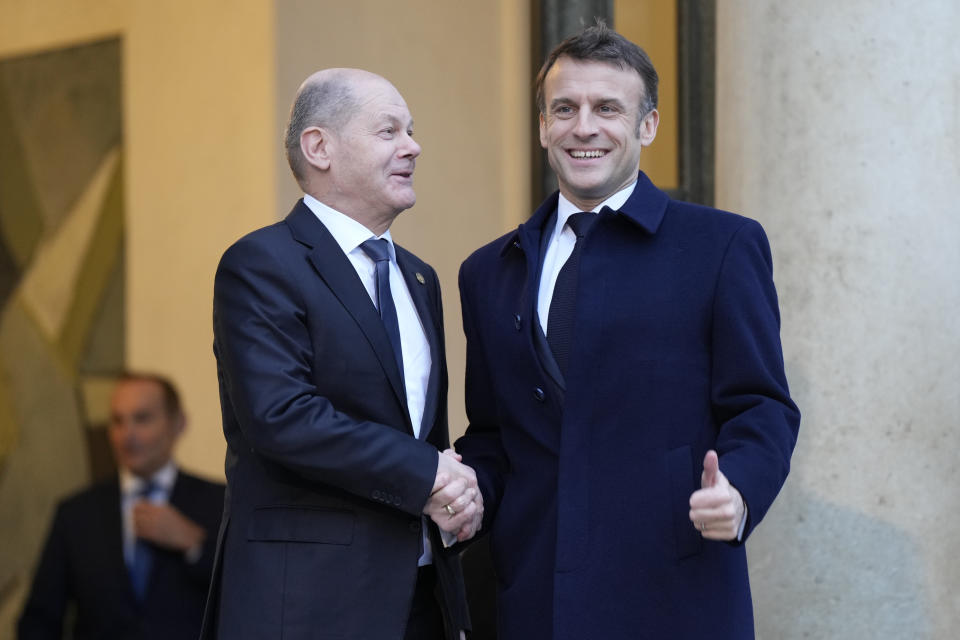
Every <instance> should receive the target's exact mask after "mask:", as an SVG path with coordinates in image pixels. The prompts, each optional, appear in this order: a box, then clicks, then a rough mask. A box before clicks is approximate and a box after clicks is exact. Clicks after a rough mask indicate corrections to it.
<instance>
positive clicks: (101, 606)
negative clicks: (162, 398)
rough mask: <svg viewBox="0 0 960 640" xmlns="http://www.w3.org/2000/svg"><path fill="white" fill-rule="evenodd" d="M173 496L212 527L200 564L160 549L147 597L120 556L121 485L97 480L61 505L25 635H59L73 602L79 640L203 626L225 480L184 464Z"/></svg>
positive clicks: (171, 634) (187, 632) (26, 614)
mask: <svg viewBox="0 0 960 640" xmlns="http://www.w3.org/2000/svg"><path fill="white" fill-rule="evenodd" d="M169 502H170V504H171V505H172V506H174V507H176V508H177V509H178V510H179V511H181V512H182V513H183V514H184V515H186V516H187V517H188V518H190V519H191V520H193V521H194V522H196V523H197V524H199V525H200V526H202V527H203V528H204V529H205V530H206V531H207V540H206V542H205V543H204V547H203V552H202V554H201V556H200V558H199V560H198V561H197V562H195V563H188V562H187V561H186V560H185V559H184V556H183V554H182V553H178V552H175V551H167V550H163V549H156V550H155V551H154V554H153V568H152V570H151V572H150V579H149V582H148V585H147V592H146V595H145V597H144V600H143V602H142V603H138V602H137V600H136V597H135V596H134V594H133V587H132V586H131V584H130V578H129V573H128V570H127V566H126V564H125V562H124V559H123V525H122V523H121V513H120V486H119V483H118V482H117V480H116V479H114V480H111V481H109V482H105V483H102V484H98V485H95V486H93V487H91V488H89V489H87V490H85V491H83V492H81V493H79V494H77V495H75V496H73V497H71V498H68V499H66V500H64V501H63V502H62V503H61V504H60V506H59V507H58V508H57V512H56V515H55V517H54V519H53V525H52V526H51V528H50V535H49V536H48V538H47V541H46V544H45V546H44V550H43V554H42V556H41V558H40V564H39V565H38V566H37V572H36V577H35V578H34V582H33V587H32V589H31V591H30V595H29V597H28V599H27V604H26V606H25V607H24V610H23V615H22V616H21V618H20V623H19V627H18V635H17V637H18V638H19V639H20V640H47V639H49V640H53V639H56V640H60V638H63V637H64V624H65V616H66V614H67V610H68V605H69V604H70V603H73V604H74V605H75V606H76V615H75V618H74V620H73V625H72V630H73V635H72V636H70V637H73V638H75V639H76V640H84V639H92V638H113V639H125V640H134V639H137V640H148V639H149V640H169V639H170V638H195V637H197V635H198V634H199V633H200V622H201V620H202V619H203V604H204V601H205V600H206V595H207V588H208V586H209V584H210V572H211V568H212V566H213V551H214V548H215V546H216V533H217V529H218V528H219V526H220V514H221V513H222V511H223V485H220V484H215V483H212V482H207V481H206V480H201V479H200V478H197V477H195V476H191V475H190V474H187V473H184V472H183V471H179V472H178V473H177V480H176V483H175V484H174V486H173V489H172V491H171V493H170V499H169Z"/></svg>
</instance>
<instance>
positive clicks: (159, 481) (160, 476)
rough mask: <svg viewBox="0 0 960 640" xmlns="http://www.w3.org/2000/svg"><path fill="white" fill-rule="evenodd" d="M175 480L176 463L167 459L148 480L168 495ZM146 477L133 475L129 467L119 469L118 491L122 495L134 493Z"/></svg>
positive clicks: (144, 481)
mask: <svg viewBox="0 0 960 640" xmlns="http://www.w3.org/2000/svg"><path fill="white" fill-rule="evenodd" d="M176 480H177V465H176V464H174V462H173V460H169V461H167V464H165V465H163V466H162V467H160V469H159V470H158V471H157V472H156V473H154V474H153V475H152V476H151V477H150V478H149V481H150V482H152V483H153V484H154V485H156V486H157V487H159V488H160V489H162V490H163V492H164V494H166V495H170V491H171V490H172V489H173V483H174V482H176ZM147 481H148V479H145V478H141V477H140V476H137V475H134V474H133V473H132V472H131V471H130V470H129V469H126V468H121V469H120V491H121V493H123V495H125V496H127V495H136V494H138V493H139V492H140V491H141V490H142V489H143V487H144V486H145V485H146V483H147Z"/></svg>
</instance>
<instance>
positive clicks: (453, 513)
mask: <svg viewBox="0 0 960 640" xmlns="http://www.w3.org/2000/svg"><path fill="white" fill-rule="evenodd" d="M443 508H444V509H445V510H446V512H447V514H448V515H449V516H450V517H451V518H452V517H453V516H455V515H457V512H456V511H454V510H453V507H451V506H450V505H448V504H445V505H443Z"/></svg>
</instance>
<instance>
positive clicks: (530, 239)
mask: <svg viewBox="0 0 960 640" xmlns="http://www.w3.org/2000/svg"><path fill="white" fill-rule="evenodd" d="M557 201H558V197H557V194H554V195H553V196H551V197H550V198H547V200H546V201H545V202H544V203H543V204H541V205H540V207H539V208H538V209H537V210H536V211H535V212H534V213H533V215H532V216H531V217H530V219H529V220H528V221H527V222H525V223H523V224H521V225H520V227H519V228H518V229H517V234H516V243H517V246H519V247H520V248H521V249H522V250H523V252H524V254H525V257H526V261H527V282H526V287H525V289H524V292H523V301H522V305H523V306H522V309H523V310H524V312H525V313H526V314H527V315H528V316H529V318H530V323H529V324H530V330H529V331H527V332H526V333H527V335H528V337H529V340H530V349H531V350H532V351H533V353H534V355H535V357H536V359H537V362H538V363H539V364H540V367H541V368H542V369H543V371H544V373H546V374H547V376H548V377H549V378H550V380H551V381H552V382H553V383H554V384H555V385H556V386H557V387H558V388H559V390H560V391H561V393H562V392H563V391H564V382H563V376H562V375H561V373H560V367H559V366H558V365H557V361H556V359H555V358H554V356H553V351H551V350H550V346H549V345H548V344H547V339H546V336H545V335H544V333H543V330H542V329H541V328H540V318H539V315H538V313H537V298H538V296H539V293H540V271H541V269H542V268H543V259H544V256H545V254H546V250H547V245H548V243H549V242H550V238H551V236H552V235H553V227H552V226H551V224H552V221H553V220H554V219H555V215H554V214H555V213H556V209H557Z"/></svg>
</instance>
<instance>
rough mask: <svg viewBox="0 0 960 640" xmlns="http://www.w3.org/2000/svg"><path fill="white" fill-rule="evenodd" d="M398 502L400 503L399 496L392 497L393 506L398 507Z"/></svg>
mask: <svg viewBox="0 0 960 640" xmlns="http://www.w3.org/2000/svg"><path fill="white" fill-rule="evenodd" d="M400 502H401V500H400V496H393V506H395V507H399V506H400Z"/></svg>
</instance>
